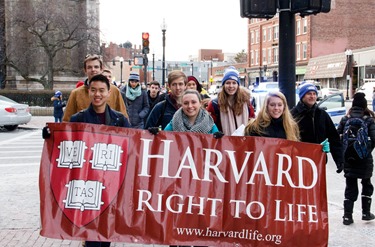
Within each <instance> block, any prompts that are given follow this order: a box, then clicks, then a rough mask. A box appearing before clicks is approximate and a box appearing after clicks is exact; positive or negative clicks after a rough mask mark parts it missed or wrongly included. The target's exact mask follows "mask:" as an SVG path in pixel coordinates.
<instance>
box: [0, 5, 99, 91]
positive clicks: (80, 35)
mask: <svg viewBox="0 0 375 247" xmlns="http://www.w3.org/2000/svg"><path fill="white" fill-rule="evenodd" d="M17 4H18V8H17V9H15V8H14V6H13V8H11V7H12V6H8V7H10V8H11V9H12V11H11V10H9V11H8V13H10V15H9V16H8V17H7V20H6V21H7V23H9V24H10V26H11V28H10V29H9V30H7V32H9V33H7V37H9V39H7V41H8V42H7V54H6V58H5V65H6V66H8V67H10V68H12V69H13V70H14V71H16V73H17V74H19V75H21V76H22V77H23V78H24V79H25V80H27V81H36V82H40V83H41V84H42V85H43V86H44V88H46V89H52V88H53V83H54V76H56V75H58V74H61V75H67V74H68V75H71V76H74V75H75V76H77V75H81V73H82V72H81V69H80V64H81V61H82V59H83V57H84V55H86V54H87V53H89V52H90V49H89V48H88V47H94V52H95V53H96V52H97V51H98V50H99V30H98V28H97V25H91V23H98V17H97V16H96V14H95V13H94V14H92V15H90V14H87V13H88V10H87V9H86V7H85V1H59V0H49V1H18V3H17ZM78 61H79V62H78Z"/></svg>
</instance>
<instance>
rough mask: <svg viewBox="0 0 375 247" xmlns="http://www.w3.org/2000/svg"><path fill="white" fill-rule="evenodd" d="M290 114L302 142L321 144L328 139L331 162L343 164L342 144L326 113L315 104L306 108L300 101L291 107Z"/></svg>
mask: <svg viewBox="0 0 375 247" xmlns="http://www.w3.org/2000/svg"><path fill="white" fill-rule="evenodd" d="M291 113H292V115H293V117H294V119H295V120H296V121H297V123H298V127H299V130H300V136H301V141H302V142H309V143H316V144H320V143H322V142H323V141H324V140H325V139H326V138H328V141H329V146H330V150H331V154H332V157H333V160H334V161H335V163H336V166H338V167H339V166H340V165H341V164H343V163H344V155H343V151H342V143H341V140H340V136H339V134H338V133H337V130H336V127H335V124H334V123H333V122H332V119H331V117H330V116H329V115H328V113H327V112H326V111H325V110H323V109H320V108H319V107H318V106H317V104H315V105H314V106H313V107H311V108H308V107H307V106H306V105H305V104H304V103H303V102H302V101H299V102H298V104H297V105H296V106H295V107H293V109H292V110H291Z"/></svg>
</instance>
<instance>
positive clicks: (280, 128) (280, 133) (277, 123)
mask: <svg viewBox="0 0 375 247" xmlns="http://www.w3.org/2000/svg"><path fill="white" fill-rule="evenodd" d="M250 136H263V137H273V138H281V139H286V133H285V129H284V125H283V118H281V117H280V118H278V119H274V118H272V119H271V123H270V125H268V126H267V127H266V128H264V129H263V133H255V132H251V133H250Z"/></svg>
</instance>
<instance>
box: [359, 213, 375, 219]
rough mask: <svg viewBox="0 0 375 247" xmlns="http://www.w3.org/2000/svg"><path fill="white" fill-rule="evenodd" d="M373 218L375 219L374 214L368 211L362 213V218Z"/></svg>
mask: <svg viewBox="0 0 375 247" xmlns="http://www.w3.org/2000/svg"><path fill="white" fill-rule="evenodd" d="M373 219H375V215H374V214H372V213H370V212H366V213H362V220H373Z"/></svg>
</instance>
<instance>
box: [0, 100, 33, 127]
mask: <svg viewBox="0 0 375 247" xmlns="http://www.w3.org/2000/svg"><path fill="white" fill-rule="evenodd" d="M30 120H31V114H30V107H29V105H27V104H20V103H17V102H16V101H14V100H11V99H9V98H7V97H5V96H2V95H0V127H4V128H5V129H7V130H15V129H16V128H17V127H18V125H21V124H27V123H28V122H30Z"/></svg>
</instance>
